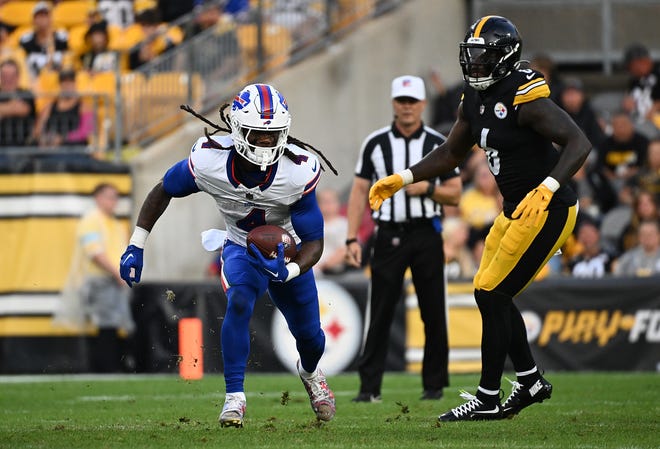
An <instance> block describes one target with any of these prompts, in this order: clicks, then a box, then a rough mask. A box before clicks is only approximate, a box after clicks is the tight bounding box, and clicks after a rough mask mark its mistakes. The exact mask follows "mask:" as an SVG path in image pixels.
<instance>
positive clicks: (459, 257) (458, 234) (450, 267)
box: [442, 217, 477, 281]
mask: <svg viewBox="0 0 660 449" xmlns="http://www.w3.org/2000/svg"><path fill="white" fill-rule="evenodd" d="M469 235H470V227H469V226H468V224H467V223H466V222H465V221H463V220H462V219H461V218H460V217H445V218H444V220H443V221H442V240H443V247H444V252H445V274H446V276H447V279H449V280H453V281H456V280H469V279H472V277H473V276H474V275H475V273H476V272H477V265H476V263H475V259H474V258H473V257H472V252H471V251H470V249H469V248H468V245H467V242H468V237H469Z"/></svg>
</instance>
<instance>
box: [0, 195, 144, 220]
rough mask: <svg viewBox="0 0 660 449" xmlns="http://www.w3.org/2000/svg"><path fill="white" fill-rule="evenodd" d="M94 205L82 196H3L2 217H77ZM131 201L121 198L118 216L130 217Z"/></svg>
mask: <svg viewBox="0 0 660 449" xmlns="http://www.w3.org/2000/svg"><path fill="white" fill-rule="evenodd" d="M93 205H94V199H93V198H92V197H89V196H82V195H67V194H64V195H57V194H56V195H28V196H1V197H0V211H2V212H0V217H23V216H30V215H41V216H43V215H46V216H48V215H75V216H79V215H82V214H84V213H85V212H86V211H87V210H89V209H90V208H91V207H92V206H93ZM130 212H131V199H130V198H119V201H118V203H117V209H116V210H115V213H116V214H117V215H122V216H123V215H129V214H130Z"/></svg>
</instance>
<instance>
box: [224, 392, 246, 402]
mask: <svg viewBox="0 0 660 449" xmlns="http://www.w3.org/2000/svg"><path fill="white" fill-rule="evenodd" d="M229 399H238V400H241V401H245V393H244V392H243V391H238V392H236V393H227V394H226V395H225V401H226V400H229Z"/></svg>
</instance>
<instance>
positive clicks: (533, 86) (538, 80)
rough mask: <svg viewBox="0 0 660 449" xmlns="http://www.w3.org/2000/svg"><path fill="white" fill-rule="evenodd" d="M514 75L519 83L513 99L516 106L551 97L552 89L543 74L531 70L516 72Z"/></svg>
mask: <svg viewBox="0 0 660 449" xmlns="http://www.w3.org/2000/svg"><path fill="white" fill-rule="evenodd" d="M514 73H515V74H516V75H517V77H516V78H518V80H517V82H518V83H519V84H518V87H517V88H516V94H515V96H514V97H513V105H514V106H515V105H518V104H523V103H529V102H530V101H533V100H536V99H537V98H547V97H549V96H550V87H549V86H548V83H546V81H545V78H544V77H543V75H542V74H541V73H539V72H537V71H535V70H531V69H521V70H516V71H515V72H514Z"/></svg>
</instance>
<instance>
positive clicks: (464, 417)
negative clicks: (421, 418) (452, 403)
mask: <svg viewBox="0 0 660 449" xmlns="http://www.w3.org/2000/svg"><path fill="white" fill-rule="evenodd" d="M461 397H462V398H463V399H465V400H466V401H468V402H466V403H465V404H463V405H459V406H458V407H456V408H453V409H451V410H449V411H448V412H447V413H445V414H443V415H440V416H438V421H439V422H452V421H483V420H490V419H501V418H502V406H501V405H500V403H499V400H498V401H497V402H494V403H492V404H485V403H483V402H481V400H479V399H477V397H476V396H474V395H472V394H470V393H468V392H467V391H461Z"/></svg>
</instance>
